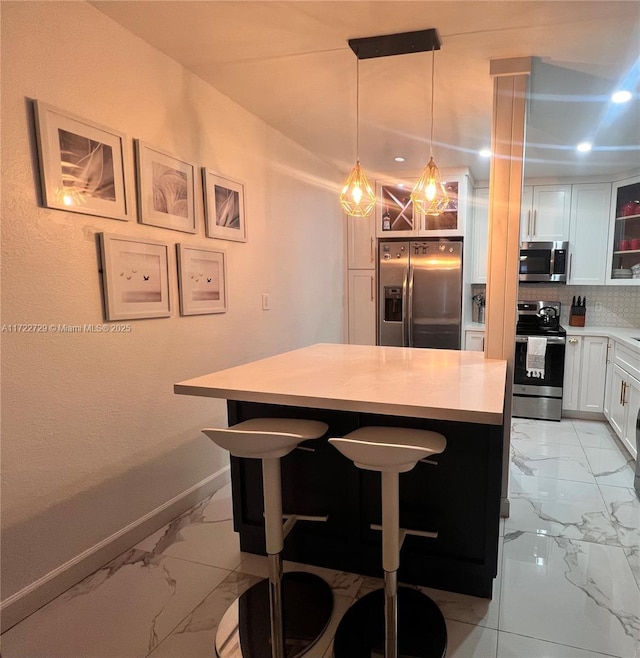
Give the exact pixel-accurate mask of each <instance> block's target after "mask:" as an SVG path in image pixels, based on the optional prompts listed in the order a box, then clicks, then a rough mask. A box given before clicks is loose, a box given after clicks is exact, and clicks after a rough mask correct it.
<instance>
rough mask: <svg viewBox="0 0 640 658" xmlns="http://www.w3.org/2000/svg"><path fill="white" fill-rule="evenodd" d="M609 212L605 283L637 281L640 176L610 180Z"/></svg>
mask: <svg viewBox="0 0 640 658" xmlns="http://www.w3.org/2000/svg"><path fill="white" fill-rule="evenodd" d="M610 212H611V214H610V217H611V220H610V222H611V223H610V228H609V247H608V250H607V251H608V257H607V266H606V283H607V284H610V285H614V286H627V285H640V176H637V177H634V178H628V179H625V180H621V181H617V182H615V183H613V187H612V193H611V211H610ZM636 266H637V267H636ZM636 273H637V274H636ZM634 275H636V276H637V278H635V279H634V278H631V277H632V276H634Z"/></svg>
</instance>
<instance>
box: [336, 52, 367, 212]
mask: <svg viewBox="0 0 640 658" xmlns="http://www.w3.org/2000/svg"><path fill="white" fill-rule="evenodd" d="M340 204H341V205H342V207H343V208H344V211H345V212H346V213H347V215H350V216H351V217H368V216H369V215H370V214H371V213H372V211H373V209H374V207H375V205H376V197H375V194H374V193H373V190H372V189H371V185H369V181H368V180H367V177H366V176H365V173H364V171H363V170H362V167H361V166H360V58H359V57H358V55H357V53H356V165H355V167H354V168H353V169H352V170H351V173H350V174H349V178H347V182H346V183H345V185H344V187H343V188H342V192H341V194H340Z"/></svg>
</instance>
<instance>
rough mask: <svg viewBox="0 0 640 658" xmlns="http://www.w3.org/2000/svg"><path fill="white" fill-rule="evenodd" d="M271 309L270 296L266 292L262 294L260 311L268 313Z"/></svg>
mask: <svg viewBox="0 0 640 658" xmlns="http://www.w3.org/2000/svg"><path fill="white" fill-rule="evenodd" d="M270 308H271V295H270V294H269V293H268V292H263V293H262V310H263V311H268V310H269V309H270Z"/></svg>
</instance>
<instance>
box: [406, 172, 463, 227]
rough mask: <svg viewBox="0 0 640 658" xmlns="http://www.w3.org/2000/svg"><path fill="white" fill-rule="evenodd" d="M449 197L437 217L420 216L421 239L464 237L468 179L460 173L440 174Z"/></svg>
mask: <svg viewBox="0 0 640 658" xmlns="http://www.w3.org/2000/svg"><path fill="white" fill-rule="evenodd" d="M440 174H441V177H442V182H443V184H444V186H445V187H446V189H447V194H448V195H449V204H448V205H447V207H446V209H445V210H444V211H443V212H441V213H440V214H439V215H437V216H435V217H434V216H425V215H421V216H420V221H419V227H418V235H419V236H421V237H429V236H435V237H442V236H464V234H465V220H466V213H467V206H468V203H469V177H468V175H467V174H466V173H460V171H457V172H456V171H451V170H449V171H447V170H442V171H441V172H440Z"/></svg>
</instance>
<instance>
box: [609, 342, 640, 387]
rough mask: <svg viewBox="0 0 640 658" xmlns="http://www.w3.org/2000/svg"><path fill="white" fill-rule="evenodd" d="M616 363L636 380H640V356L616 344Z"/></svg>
mask: <svg viewBox="0 0 640 658" xmlns="http://www.w3.org/2000/svg"><path fill="white" fill-rule="evenodd" d="M614 363H615V364H616V365H618V366H620V367H621V368H622V369H623V370H626V371H627V372H628V373H629V374H630V375H632V376H633V377H635V378H636V379H640V356H638V355H637V354H635V353H634V352H632V351H631V350H630V349H628V348H626V347H624V346H623V345H620V343H616V356H615V361H614Z"/></svg>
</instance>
